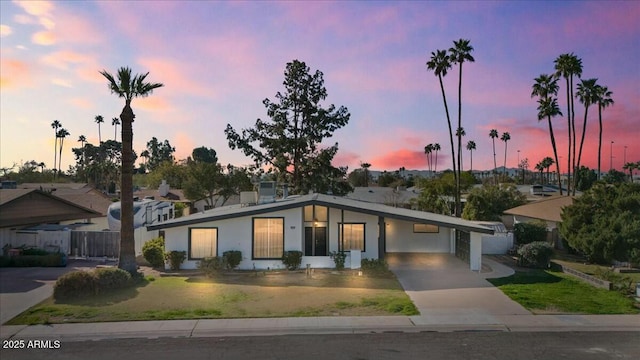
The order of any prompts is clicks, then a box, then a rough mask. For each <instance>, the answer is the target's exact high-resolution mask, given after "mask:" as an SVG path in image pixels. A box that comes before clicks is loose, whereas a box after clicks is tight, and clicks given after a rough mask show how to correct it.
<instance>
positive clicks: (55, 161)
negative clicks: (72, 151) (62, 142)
mask: <svg viewBox="0 0 640 360" xmlns="http://www.w3.org/2000/svg"><path fill="white" fill-rule="evenodd" d="M61 127H62V124H61V123H60V121H58V120H53V122H52V123H51V128H52V129H53V135H54V136H55V140H54V142H53V175H54V176H55V172H56V164H58V129H59V128H61Z"/></svg>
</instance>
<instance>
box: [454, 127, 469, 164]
mask: <svg viewBox="0 0 640 360" xmlns="http://www.w3.org/2000/svg"><path fill="white" fill-rule="evenodd" d="M456 136H457V137H458V139H461V138H462V137H463V136H467V133H466V132H465V131H464V128H458V130H456ZM458 159H459V160H460V162H459V163H458V166H459V167H458V170H460V171H462V168H464V160H463V159H462V152H460V153H459V154H458Z"/></svg>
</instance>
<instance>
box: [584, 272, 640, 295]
mask: <svg viewBox="0 0 640 360" xmlns="http://www.w3.org/2000/svg"><path fill="white" fill-rule="evenodd" d="M594 275H595V276H596V277H597V278H600V279H602V280H606V281H609V282H610V283H611V284H612V285H613V290H615V291H618V292H620V293H621V294H623V295H631V294H633V292H634V291H635V281H634V280H633V278H632V277H630V276H624V275H622V274H619V273H616V272H613V271H611V270H605V269H601V268H596V271H595V274H594Z"/></svg>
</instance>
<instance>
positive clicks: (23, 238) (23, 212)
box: [0, 189, 102, 252]
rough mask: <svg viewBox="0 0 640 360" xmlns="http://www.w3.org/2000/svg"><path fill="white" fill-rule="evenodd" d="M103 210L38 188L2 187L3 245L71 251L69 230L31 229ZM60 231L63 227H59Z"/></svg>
mask: <svg viewBox="0 0 640 360" xmlns="http://www.w3.org/2000/svg"><path fill="white" fill-rule="evenodd" d="M100 216H102V214H100V212H98V211H96V210H93V209H89V208H86V207H84V206H81V205H78V204H75V203H73V202H71V201H68V200H65V199H63V198H60V197H58V196H55V195H51V194H49V193H47V192H43V191H40V190H35V189H0V248H4V247H5V246H11V247H18V246H22V245H25V246H36V247H40V248H46V247H57V248H59V249H60V250H61V251H65V252H68V250H69V249H68V247H69V238H70V234H69V231H68V230H71V226H69V227H68V228H67V227H66V226H63V227H62V229H66V230H67V231H55V233H54V232H53V231H47V230H48V229H46V230H43V229H36V230H33V229H31V230H29V229H30V228H31V227H33V226H36V225H41V224H59V223H61V222H64V221H69V220H77V219H90V218H96V217H100ZM56 230H60V229H56Z"/></svg>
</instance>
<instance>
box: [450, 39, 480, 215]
mask: <svg viewBox="0 0 640 360" xmlns="http://www.w3.org/2000/svg"><path fill="white" fill-rule="evenodd" d="M472 51H473V46H471V45H470V40H466V39H460V40H458V41H454V42H453V47H452V48H450V49H449V58H450V59H451V63H452V64H458V65H459V74H458V129H462V63H464V62H465V61H468V62H474V61H475V59H474V58H473V56H471V52H472ZM461 167H462V133H459V134H458V176H457V179H456V217H460V212H461V210H462V209H461V207H460V170H461ZM454 171H455V170H454Z"/></svg>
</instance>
